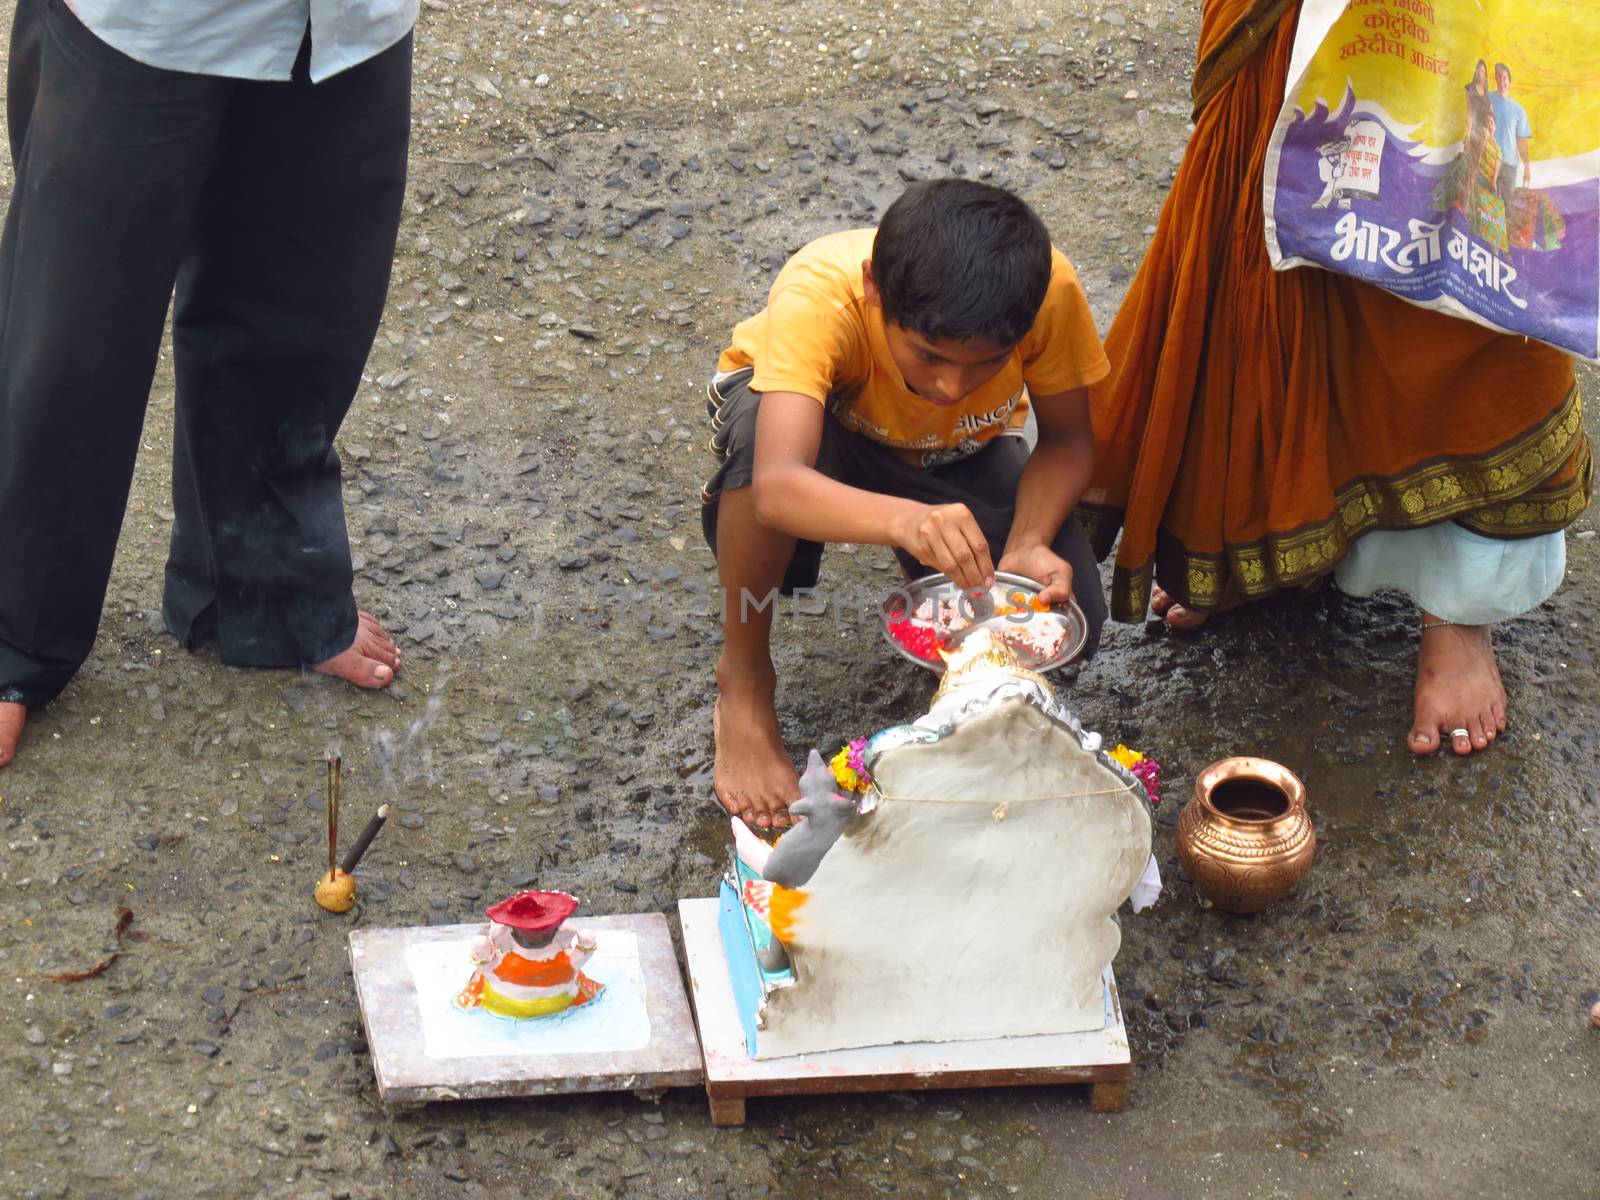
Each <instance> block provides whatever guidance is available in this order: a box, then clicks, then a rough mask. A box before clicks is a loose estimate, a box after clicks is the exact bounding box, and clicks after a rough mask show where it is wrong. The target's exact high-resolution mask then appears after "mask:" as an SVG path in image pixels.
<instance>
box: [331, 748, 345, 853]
mask: <svg viewBox="0 0 1600 1200" xmlns="http://www.w3.org/2000/svg"><path fill="white" fill-rule="evenodd" d="M342 766H343V764H342V763H341V762H340V759H339V756H338V755H337V754H329V755H328V878H329V879H332V878H333V873H334V871H336V870H337V869H338V866H339V783H340V781H339V775H340V771H341V768H342Z"/></svg>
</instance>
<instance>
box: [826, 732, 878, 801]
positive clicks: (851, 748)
mask: <svg viewBox="0 0 1600 1200" xmlns="http://www.w3.org/2000/svg"><path fill="white" fill-rule="evenodd" d="M866 749H867V739H866V738H856V740H855V741H853V742H847V743H846V744H845V745H843V746H841V747H840V748H839V753H837V754H835V755H834V756H833V760H832V761H831V762H829V764H828V766H829V767H831V768H832V769H833V777H834V779H835V780H837V781H838V784H839V786H840V787H842V788H844V790H845V791H847V792H864V791H866V790H867V789H868V788H870V787H871V786H872V776H871V775H869V774H868V773H867V765H866V762H865V754H866Z"/></svg>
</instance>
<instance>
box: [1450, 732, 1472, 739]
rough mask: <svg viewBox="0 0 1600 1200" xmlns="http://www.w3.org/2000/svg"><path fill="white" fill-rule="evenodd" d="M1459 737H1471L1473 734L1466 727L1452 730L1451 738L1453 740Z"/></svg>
mask: <svg viewBox="0 0 1600 1200" xmlns="http://www.w3.org/2000/svg"><path fill="white" fill-rule="evenodd" d="M1458 737H1464V738H1468V739H1470V738H1471V737H1472V734H1471V733H1469V732H1468V731H1467V730H1465V729H1452V730H1451V731H1450V740H1451V741H1455V739H1456V738H1458Z"/></svg>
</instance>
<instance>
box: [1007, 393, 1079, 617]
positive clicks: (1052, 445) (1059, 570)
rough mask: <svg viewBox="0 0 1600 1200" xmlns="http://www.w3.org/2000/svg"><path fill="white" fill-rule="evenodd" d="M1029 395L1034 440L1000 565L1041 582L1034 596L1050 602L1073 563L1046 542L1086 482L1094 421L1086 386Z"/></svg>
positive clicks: (1065, 586) (1062, 589)
mask: <svg viewBox="0 0 1600 1200" xmlns="http://www.w3.org/2000/svg"><path fill="white" fill-rule="evenodd" d="M1031 401H1032V404H1033V414H1034V418H1035V419H1036V420H1037V421H1038V424H1039V441H1038V443H1037V444H1036V445H1035V446H1034V448H1033V453H1032V454H1031V455H1029V456H1028V463H1027V466H1025V467H1023V469H1022V478H1021V479H1020V480H1019V481H1018V483H1017V510H1016V517H1015V519H1014V520H1013V521H1012V524H1011V536H1010V537H1009V538H1007V539H1006V552H1005V554H1004V555H1002V556H1001V558H1000V569H1001V570H1002V571H1014V572H1015V573H1016V574H1018V575H1026V576H1027V577H1028V578H1030V579H1037V580H1038V581H1039V582H1040V583H1042V584H1045V585H1046V586H1045V589H1044V591H1042V592H1041V593H1040V594H1039V598H1040V599H1041V600H1043V601H1045V602H1046V603H1048V604H1055V603H1059V602H1061V601H1064V600H1066V599H1067V597H1069V596H1070V595H1072V568H1071V567H1070V566H1068V565H1067V563H1066V561H1065V560H1064V559H1062V558H1060V557H1059V556H1058V555H1057V554H1056V553H1055V552H1054V551H1053V550H1051V549H1050V545H1051V543H1052V542H1054V541H1055V540H1056V534H1058V533H1059V532H1061V527H1062V526H1063V525H1065V524H1066V523H1067V518H1068V517H1070V516H1071V515H1072V510H1073V508H1075V507H1076V506H1077V503H1078V498H1079V497H1080V496H1082V495H1083V492H1084V489H1085V488H1087V487H1088V486H1089V476H1090V475H1091V474H1092V473H1093V471H1094V426H1093V424H1092V423H1091V421H1090V419H1089V389H1088V388H1074V389H1073V390H1072V391H1070V392H1057V393H1055V394H1054V395H1050V396H1034V397H1032V398H1031Z"/></svg>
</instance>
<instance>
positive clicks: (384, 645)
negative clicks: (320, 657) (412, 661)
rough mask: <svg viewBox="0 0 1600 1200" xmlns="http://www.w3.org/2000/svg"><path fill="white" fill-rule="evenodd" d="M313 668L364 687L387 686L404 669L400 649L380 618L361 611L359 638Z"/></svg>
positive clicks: (358, 626) (357, 631)
mask: <svg viewBox="0 0 1600 1200" xmlns="http://www.w3.org/2000/svg"><path fill="white" fill-rule="evenodd" d="M311 669H312V670H313V671H320V672H321V673H322V674H324V675H332V676H333V677H334V678H336V679H343V680H345V681H346V682H347V683H353V684H355V685H356V686H357V687H362V688H386V687H388V686H389V685H390V684H391V683H393V682H394V677H395V672H397V671H399V670H400V651H399V649H398V648H397V647H396V646H395V644H394V639H393V638H391V637H390V636H389V635H388V634H387V633H385V632H384V631H383V626H382V625H379V624H378V618H377V617H375V616H373V615H372V614H371V613H366V612H364V613H361V614H360V615H359V616H358V618H357V620H356V640H355V641H353V642H351V643H350V648H349V649H348V650H346V651H345V652H344V653H342V654H335V655H334V656H333V657H332V658H330V659H328V660H326V661H325V662H319V663H315V664H313V665H312V667H311Z"/></svg>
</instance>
